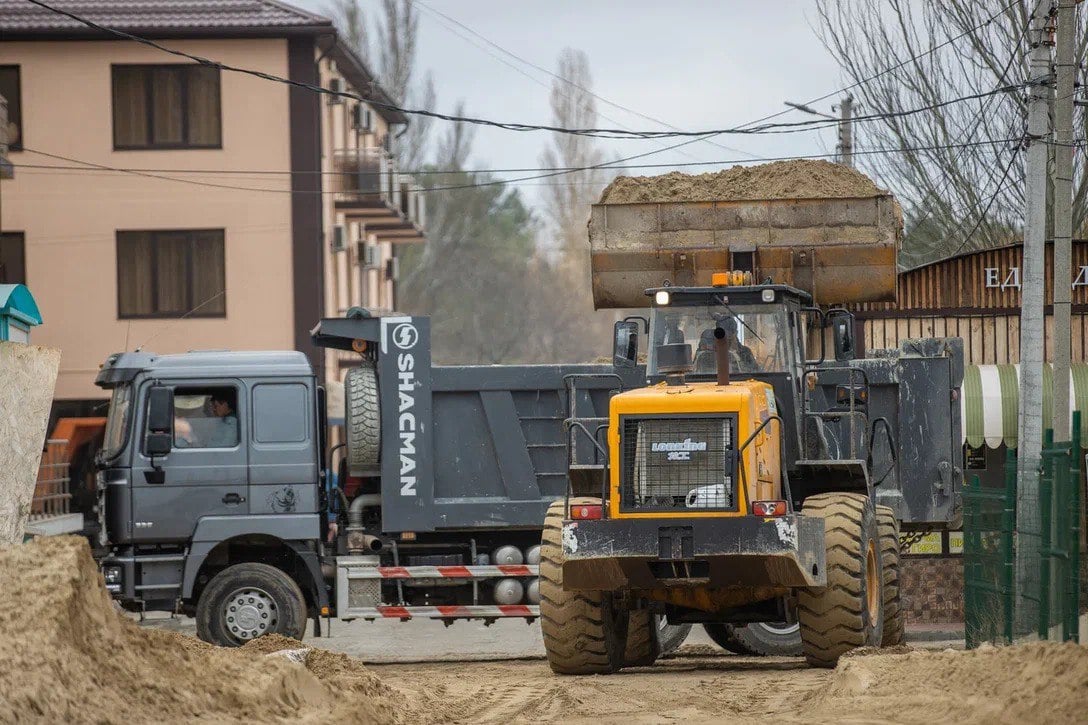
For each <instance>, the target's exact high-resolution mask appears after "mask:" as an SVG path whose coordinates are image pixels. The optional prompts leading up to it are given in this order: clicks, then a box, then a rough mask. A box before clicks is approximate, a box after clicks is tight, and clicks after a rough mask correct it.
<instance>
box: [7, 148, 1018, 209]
mask: <svg viewBox="0 0 1088 725" xmlns="http://www.w3.org/2000/svg"><path fill="white" fill-rule="evenodd" d="M1018 140H1019V138H1010V139H987V140H983V141H972V142H969V143H966V144H942V145H938V146H919V147H911V148H909V149H907V148H904V149H870V150H865V151H858V152H855V155H856V156H866V155H873V154H890V153H901V152H903V151H907V150H909V151H927V150H938V149H949V148H957V147H961V146H986V145H1000V144H1007V143H1011V142H1013V141H1018ZM694 142H695V140H689V141H686V142H684V143H694ZM23 150H24V151H28V152H31V153H35V154H40V155H42V156H46V157H49V158H53V159H57V160H60V161H66V162H69V163H72V164H82V165H83V167H82V168H73V167H56V166H40V165H32V164H26V165H24V164H17V165H16V168H38V169H43V170H45V171H47V172H48V171H49V170H50V169H57V170H58V171H61V172H63V173H69V172H76V173H78V172H80V171H82V172H92V171H100V172H116V173H122V174H132V175H135V176H139V177H145V178H152V179H158V180H162V181H174V182H178V183H184V184H191V185H195V186H206V187H211V188H216V189H225V190H230V191H254V192H264V193H275V194H304V195H328V194H353V193H358V192H353V191H352V190H342V191H323V190H322V191H310V190H293V189H271V188H263V187H249V186H235V185H231V184H219V183H215V182H208V181H200V180H196V179H185V178H179V177H175V176H168V175H164V174H160V173H157V172H154V171H148V170H145V169H130V168H123V167H117V166H109V165H107V164H100V163H97V162H93V161H86V160H84V159H79V158H75V157H72V156H64V155H62V154H53V153H49V152H46V151H41V150H38V149H30V148H25V147H24V149H23ZM653 153H656V152H654V151H650V152H646V153H644V154H639V155H637V156H634V157H628V158H627V159H620V160H618V161H609V162H604V163H601V164H595V165H593V166H585V167H560V168H557V169H555V170H551V171H549V172H548V173H541V174H534V175H531V176H523V177H518V178H514V179H494V180H490V181H486V182H480V183H471V184H454V185H448V186H433V187H422V188H419V189H409V190H408V193H433V192H438V191H455V190H461V189H474V188H482V187H490V186H503V185H518V184H520V183H521V182H525V181H536V180H539V179H547V178H552V177H556V176H561V175H565V174H569V173H573V172H576V171H586V170H589V169H598V168H611V167H612V166H611V165H613V164H619V163H623V162H625V161H627V160H634V159H636V158H638V157H641V156H648V155H650V154H653ZM831 156H833V154H811V155H807V156H779V157H765V158H759V159H734V160H723V161H700V162H692V163H691V164H687V165H689V166H693V165H700V166H702V165H725V164H741V163H755V162H761V163H767V162H773V161H790V160H794V159H821V158H829V157H831ZM647 166H653V167H657V166H668V167H674V166H676V164H651V165H647ZM629 168H639V166H637V165H636V166H632V167H629ZM190 173H197V172H190ZM229 173H238V172H237V170H232V171H231V172H229Z"/></svg>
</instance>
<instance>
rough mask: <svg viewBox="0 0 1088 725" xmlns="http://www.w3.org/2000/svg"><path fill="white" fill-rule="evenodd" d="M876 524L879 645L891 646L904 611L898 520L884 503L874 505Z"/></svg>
mask: <svg viewBox="0 0 1088 725" xmlns="http://www.w3.org/2000/svg"><path fill="white" fill-rule="evenodd" d="M876 521H877V525H878V526H879V527H880V560H881V566H882V567H883V570H884V634H883V635H882V636H881V638H880V646H881V647H894V646H895V645H897V644H899V643H900V642H902V641H903V630H904V628H905V625H906V619H907V616H906V615H907V612H906V610H905V609H903V604H902V602H901V601H900V598H899V520H898V519H896V518H895V512H894V511H892V510H891V509H890V508H888V507H887V506H877V507H876Z"/></svg>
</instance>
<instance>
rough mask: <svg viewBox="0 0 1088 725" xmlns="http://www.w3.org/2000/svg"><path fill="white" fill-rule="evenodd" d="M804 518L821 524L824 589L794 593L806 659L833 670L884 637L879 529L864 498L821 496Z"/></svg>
mask: <svg viewBox="0 0 1088 725" xmlns="http://www.w3.org/2000/svg"><path fill="white" fill-rule="evenodd" d="M803 513H804V515H805V516H814V517H815V516H818V517H820V518H822V519H823V520H824V542H825V546H826V548H827V562H826V565H827V566H826V570H825V574H826V576H827V586H823V587H811V588H805V589H801V590H799V591H798V596H797V621H798V624H799V625H800V628H801V641H802V642H803V643H804V650H805V659H807V660H808V662H809V664H811V665H813V666H815V667H834V666H835V664H836V663H837V662H838V661H839V657H840V656H842V655H843V654H844V653H846V652H848V651H850V650H852V649H855V648H857V647H879V646H880V640H881V637H882V636H883V633H884V617H883V611H884V601H883V595H882V591H883V588H884V587H883V573H882V571H881V569H882V566H881V556H880V529H879V527H878V525H877V520H876V511H875V510H874V507H873V503H872V501H870V500H869V498H868V497H867V496H864V495H860V494H852V493H825V494H819V495H816V496H810V497H808V498H807V499H805V504H804V508H803Z"/></svg>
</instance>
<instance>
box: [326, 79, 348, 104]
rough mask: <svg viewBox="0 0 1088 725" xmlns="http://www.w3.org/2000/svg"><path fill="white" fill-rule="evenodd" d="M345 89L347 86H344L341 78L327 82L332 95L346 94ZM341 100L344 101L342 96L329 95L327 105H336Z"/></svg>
mask: <svg viewBox="0 0 1088 725" xmlns="http://www.w3.org/2000/svg"><path fill="white" fill-rule="evenodd" d="M346 88H347V86H346V85H345V84H344V79H343V78H333V79H332V80H330V81H329V90H330V91H332V92H333V93H334V94H335V93H346V92H347V91H346ZM343 100H344V99H343V97H342V96H337V95H330V96H329V105H330V106H333V105H336V104H337V103H340V102H342V101H343Z"/></svg>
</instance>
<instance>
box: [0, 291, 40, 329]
mask: <svg viewBox="0 0 1088 725" xmlns="http://www.w3.org/2000/svg"><path fill="white" fill-rule="evenodd" d="M0 315H6V316H7V317H10V318H12V319H13V320H18V321H19V322H22V323H23V324H24V325H40V324H42V313H41V312H39V311H38V303H37V302H35V301H34V295H32V294H30V290H28V289H27V288H26V285H22V284H0Z"/></svg>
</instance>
